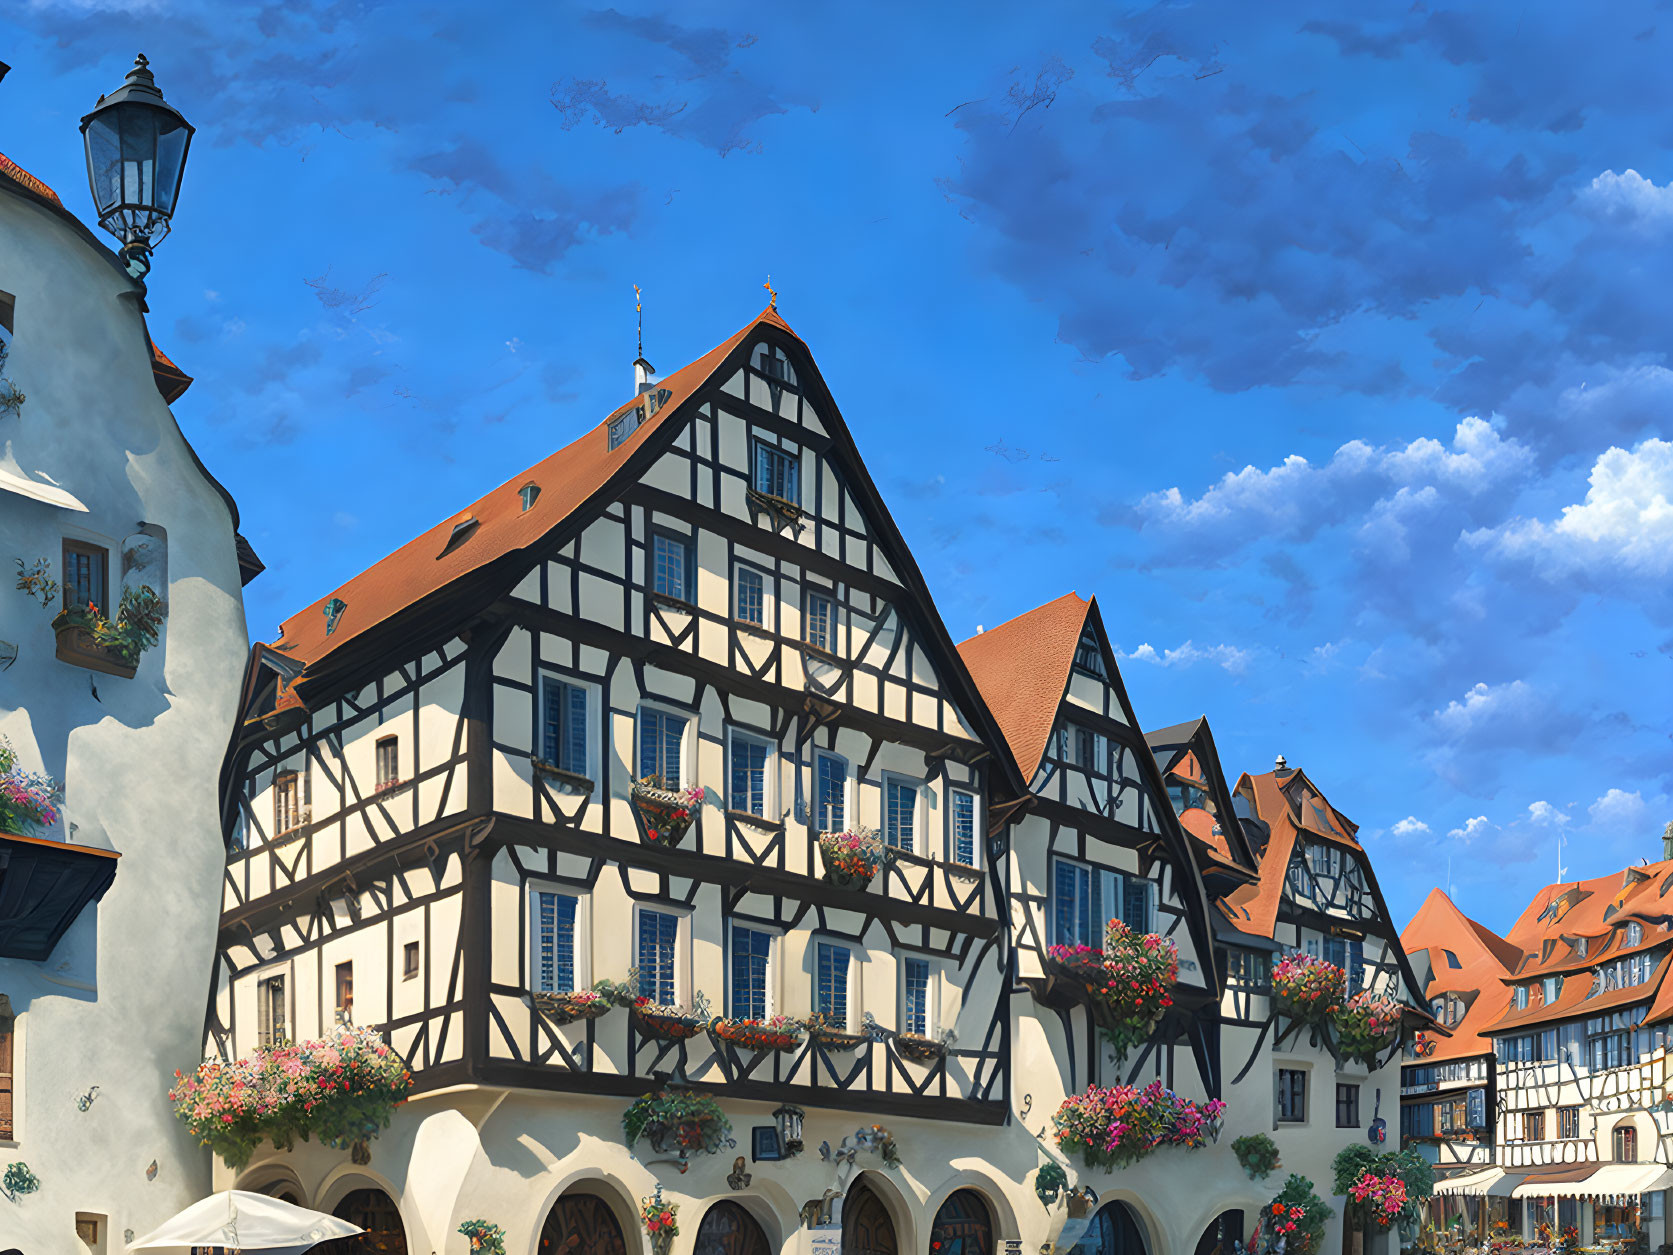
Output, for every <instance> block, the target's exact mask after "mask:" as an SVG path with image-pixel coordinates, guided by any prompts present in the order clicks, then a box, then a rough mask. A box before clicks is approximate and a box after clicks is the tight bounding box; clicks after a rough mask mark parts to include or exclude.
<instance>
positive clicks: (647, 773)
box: [638, 706, 691, 789]
mask: <svg viewBox="0 0 1673 1255" xmlns="http://www.w3.org/2000/svg"><path fill="white" fill-rule="evenodd" d="M690 726H691V716H690V715H686V714H680V713H677V712H675V711H672V710H664V709H662V708H661V707H660V706H641V707H639V728H638V735H639V779H641V780H648V781H650V782H652V783H653V784H654V785H656V787H658V788H663V789H678V788H680V787H681V786H682V785H683V784H684V783H685V776H684V772H683V770H682V768H683V765H684V764H683V760H684V757H685V755H684V748H685V734H686V729H687V728H689V727H690Z"/></svg>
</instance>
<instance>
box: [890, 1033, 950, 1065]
mask: <svg viewBox="0 0 1673 1255" xmlns="http://www.w3.org/2000/svg"><path fill="white" fill-rule="evenodd" d="M895 1049H896V1050H897V1051H899V1052H900V1057H901V1058H902V1059H910V1060H912V1062H914V1063H929V1062H930V1061H931V1060H934V1059H941V1058H945V1057H946V1054H947V1043H946V1042H945V1041H943V1040H941V1039H939V1038H935V1037H925V1036H924V1035H923V1034H921V1033H896V1034H895Z"/></svg>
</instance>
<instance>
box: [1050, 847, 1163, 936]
mask: <svg viewBox="0 0 1673 1255" xmlns="http://www.w3.org/2000/svg"><path fill="white" fill-rule="evenodd" d="M1156 897H1157V885H1156V882H1155V881H1153V880H1147V879H1145V878H1144V877H1143V876H1126V875H1123V874H1122V873H1120V872H1118V871H1114V870H1112V869H1110V868H1107V867H1092V866H1089V865H1088V864H1086V863H1079V862H1076V861H1075V860H1073V859H1067V858H1055V859H1053V860H1052V879H1051V932H1052V944H1053V945H1059V946H1091V947H1092V948H1094V949H1098V950H1101V949H1103V946H1104V926H1105V925H1106V924H1107V923H1108V922H1109V921H1110V920H1112V919H1120V920H1121V921H1123V922H1124V923H1125V924H1126V925H1127V926H1128V927H1129V928H1131V929H1132V930H1133V931H1134V932H1139V933H1148V932H1154V931H1155V930H1156Z"/></svg>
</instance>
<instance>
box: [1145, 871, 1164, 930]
mask: <svg viewBox="0 0 1673 1255" xmlns="http://www.w3.org/2000/svg"><path fill="white" fill-rule="evenodd" d="M1145 890H1146V899H1147V900H1146V902H1145V915H1144V919H1145V925H1144V931H1145V932H1147V933H1153V932H1156V931H1157V929H1158V927H1159V923H1158V918H1159V916H1158V911H1157V899H1158V898H1159V896H1160V894H1161V891H1162V886H1161V885H1159V884H1157V883H1156V882H1155V881H1154V880H1152V881H1148V882H1146V884H1145Z"/></svg>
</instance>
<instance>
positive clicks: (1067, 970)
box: [1041, 946, 1105, 986]
mask: <svg viewBox="0 0 1673 1255" xmlns="http://www.w3.org/2000/svg"><path fill="white" fill-rule="evenodd" d="M1041 966H1042V967H1044V968H1045V970H1046V975H1048V976H1055V977H1059V978H1061V979H1063V980H1070V981H1080V982H1081V983H1083V984H1085V985H1088V986H1091V985H1098V986H1102V985H1103V983H1104V980H1105V973H1104V952H1103V951H1102V950H1098V949H1095V948H1094V947H1092V946H1049V947H1047V949H1046V957H1045V961H1044V962H1043V963H1042V964H1041Z"/></svg>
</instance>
